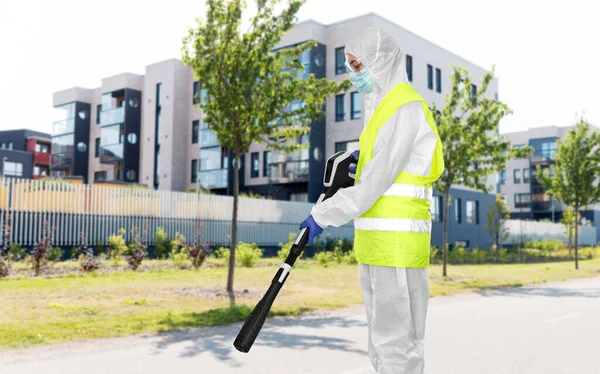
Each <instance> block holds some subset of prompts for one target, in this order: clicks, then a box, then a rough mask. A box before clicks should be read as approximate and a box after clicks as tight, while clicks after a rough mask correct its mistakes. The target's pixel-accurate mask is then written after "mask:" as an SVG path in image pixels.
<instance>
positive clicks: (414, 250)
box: [354, 83, 444, 268]
mask: <svg viewBox="0 0 600 374" xmlns="http://www.w3.org/2000/svg"><path fill="white" fill-rule="evenodd" d="M415 101H419V102H421V105H422V107H423V111H424V112H425V116H426V118H427V122H428V125H429V128H430V129H431V131H432V132H433V133H434V134H435V135H436V137H437V138H438V142H437V144H436V147H435V151H434V157H433V161H432V165H431V168H430V174H429V175H424V176H423V175H415V174H410V173H407V172H404V171H403V172H401V173H400V175H398V177H397V178H396V179H395V181H394V184H393V185H392V186H391V187H390V188H389V189H388V190H387V191H386V192H385V193H384V194H383V195H382V196H381V197H380V198H379V199H378V200H377V201H376V202H375V204H373V206H372V207H371V208H370V209H369V210H368V211H366V212H365V213H363V214H362V215H361V216H360V217H358V218H356V219H355V220H354V228H355V236H354V253H355V255H356V259H357V260H358V261H359V262H360V263H364V264H370V265H378V266H395V267H405V268H423V267H427V266H429V246H430V244H431V226H432V225H431V213H430V207H431V201H432V192H433V190H432V183H433V182H435V181H436V180H437V179H438V178H439V177H440V176H441V174H442V173H443V171H444V160H443V157H442V145H441V141H440V140H439V135H438V133H437V127H436V126H435V123H434V121H433V117H432V116H431V112H430V111H429V107H428V106H427V103H426V102H425V100H423V98H422V97H421V96H420V95H419V94H418V93H417V92H416V91H415V90H414V88H412V86H410V85H409V84H408V83H401V84H399V85H397V86H396V87H394V88H393V89H392V90H391V91H390V92H389V93H388V94H387V95H386V97H385V98H384V99H383V100H382V102H381V103H380V104H379V105H378V106H377V108H376V109H375V112H374V113H373V115H372V116H371V118H370V119H369V123H368V124H367V126H365V128H364V130H363V132H362V134H361V136H360V141H359V147H360V157H359V160H358V165H357V168H356V179H357V180H358V179H359V178H360V174H361V173H362V168H363V167H364V165H365V164H366V163H368V162H369V161H370V160H371V158H372V157H373V152H374V147H375V139H376V138H377V133H378V132H379V129H380V128H381V126H383V124H384V123H385V122H386V121H387V120H389V118H390V117H391V116H392V115H393V114H394V113H395V112H396V111H397V110H398V109H399V108H400V107H401V106H402V105H404V104H407V103H409V102H415Z"/></svg>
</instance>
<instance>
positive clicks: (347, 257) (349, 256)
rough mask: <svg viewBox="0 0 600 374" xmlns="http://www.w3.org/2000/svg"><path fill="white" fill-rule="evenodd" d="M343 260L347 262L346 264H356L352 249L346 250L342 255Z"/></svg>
mask: <svg viewBox="0 0 600 374" xmlns="http://www.w3.org/2000/svg"><path fill="white" fill-rule="evenodd" d="M343 261H344V262H345V263H347V264H348V265H356V264H358V261H357V260H356V256H355V255H354V250H350V251H348V252H346V254H345V255H344V257H343Z"/></svg>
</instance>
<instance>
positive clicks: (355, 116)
mask: <svg viewBox="0 0 600 374" xmlns="http://www.w3.org/2000/svg"><path fill="white" fill-rule="evenodd" d="M355 96H358V100H359V103H360V110H354V98H355ZM361 117H362V97H361V96H360V93H359V92H358V91H354V92H351V93H350V119H360V118H361Z"/></svg>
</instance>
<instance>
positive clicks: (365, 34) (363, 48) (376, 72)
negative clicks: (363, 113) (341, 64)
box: [345, 27, 406, 94]
mask: <svg viewBox="0 0 600 374" xmlns="http://www.w3.org/2000/svg"><path fill="white" fill-rule="evenodd" d="M345 57H346V68H347V69H348V72H349V74H350V80H351V81H352V83H353V84H354V86H355V87H356V89H357V90H358V91H360V92H362V93H365V94H368V93H371V92H375V93H382V94H385V93H387V92H388V91H389V90H390V89H391V88H392V87H393V86H394V85H396V84H398V83H400V82H404V81H406V67H405V62H404V56H403V53H402V51H401V50H400V47H399V46H398V44H397V43H396V41H395V40H394V39H393V38H392V37H391V36H390V35H388V34H387V33H385V32H384V31H382V30H381V29H378V28H375V27H369V28H367V29H365V30H363V31H361V32H360V33H359V34H358V36H356V37H355V38H354V39H352V40H350V41H349V42H348V43H347V44H346V47H345Z"/></svg>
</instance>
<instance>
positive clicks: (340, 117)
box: [335, 93, 346, 122]
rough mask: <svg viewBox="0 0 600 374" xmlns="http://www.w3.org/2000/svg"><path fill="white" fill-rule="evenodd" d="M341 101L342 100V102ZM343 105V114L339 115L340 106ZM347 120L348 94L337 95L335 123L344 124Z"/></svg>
mask: <svg viewBox="0 0 600 374" xmlns="http://www.w3.org/2000/svg"><path fill="white" fill-rule="evenodd" d="M340 99H341V100H340ZM340 102H341V103H342V107H343V112H342V113H338V104H339V103H340ZM345 120H346V94H345V93H343V94H339V95H335V122H343V121H345Z"/></svg>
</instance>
